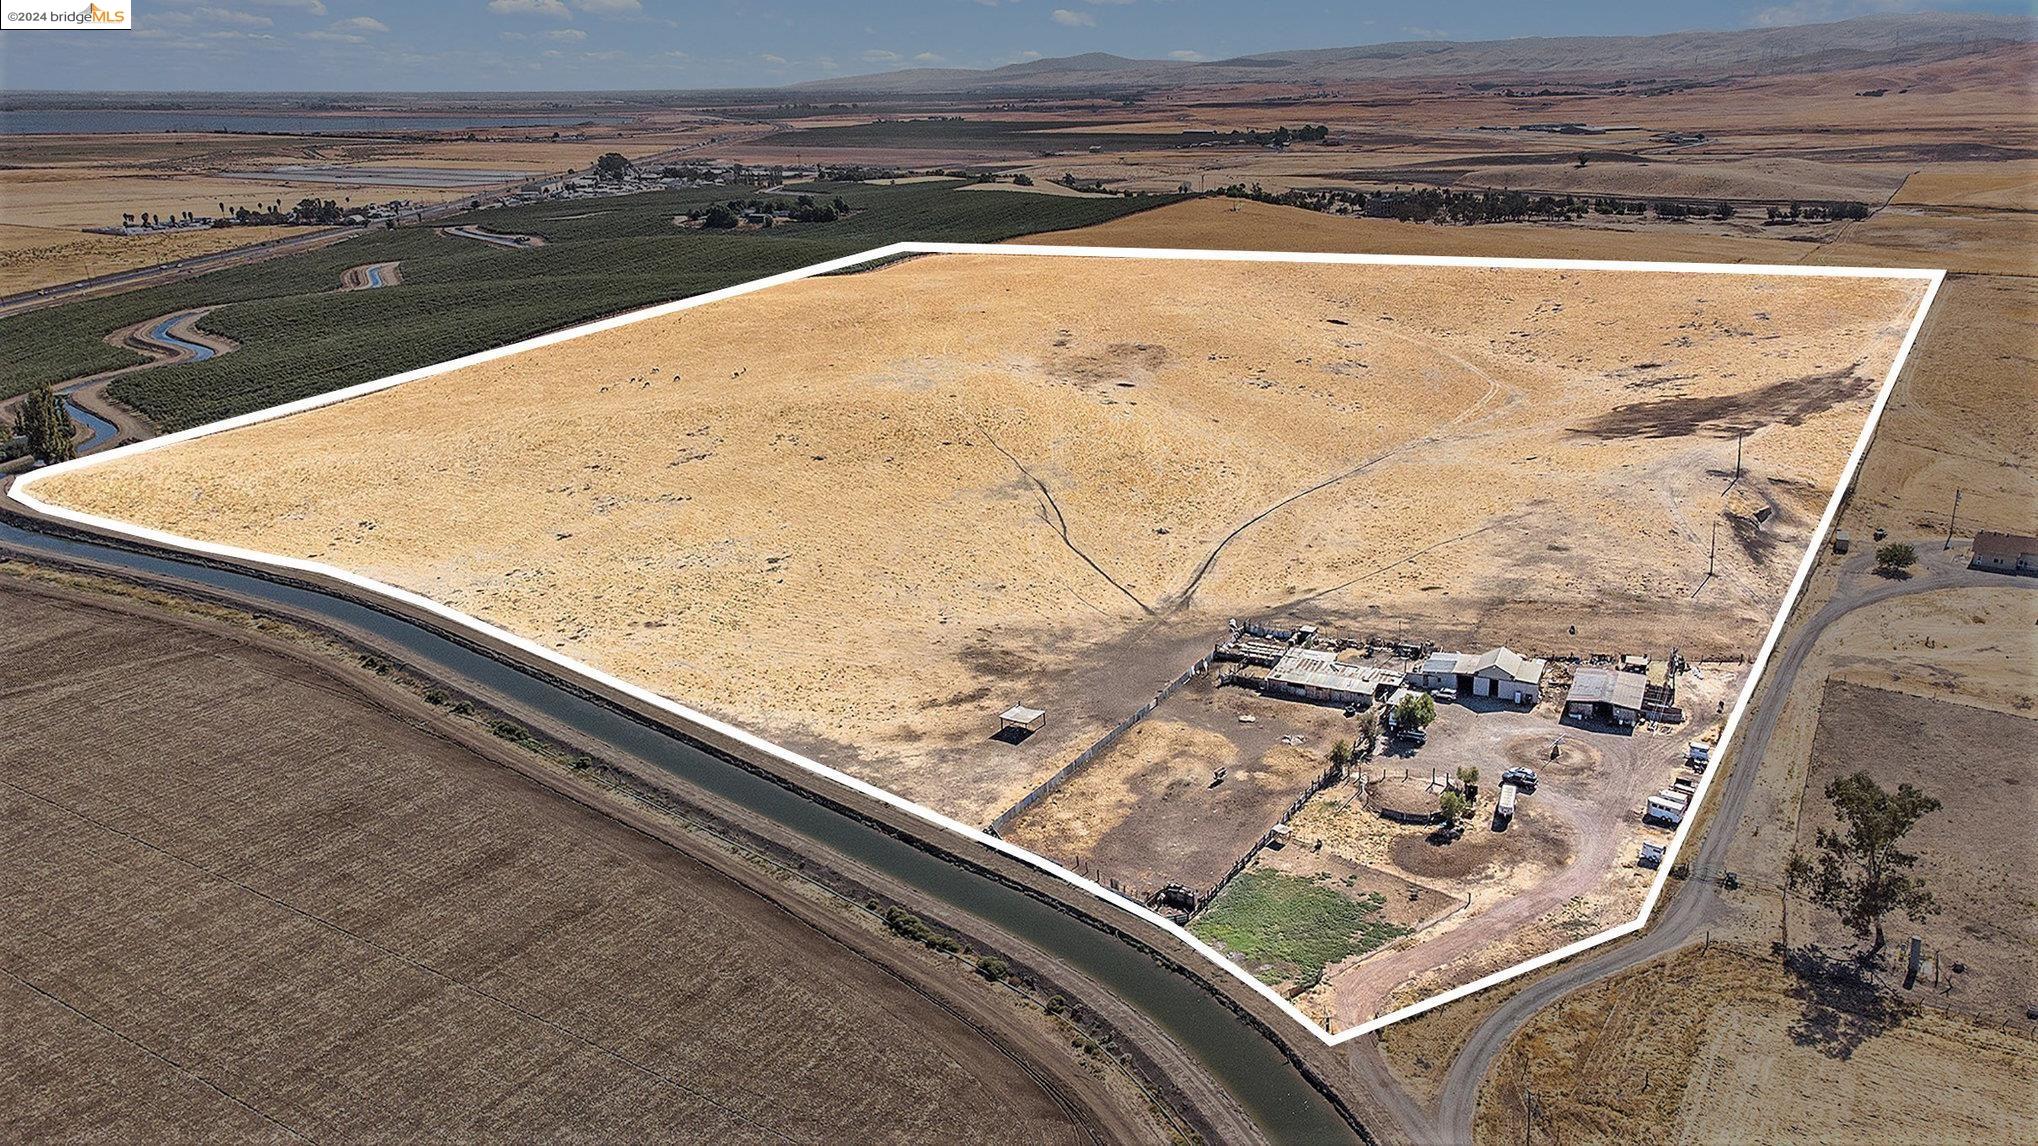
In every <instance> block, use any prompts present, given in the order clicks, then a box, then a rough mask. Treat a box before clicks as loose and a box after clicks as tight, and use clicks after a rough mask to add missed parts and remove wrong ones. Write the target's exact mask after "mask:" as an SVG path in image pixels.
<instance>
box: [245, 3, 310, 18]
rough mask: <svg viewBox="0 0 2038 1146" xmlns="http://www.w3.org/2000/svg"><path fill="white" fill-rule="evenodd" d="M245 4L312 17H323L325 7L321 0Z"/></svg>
mask: <svg viewBox="0 0 2038 1146" xmlns="http://www.w3.org/2000/svg"><path fill="white" fill-rule="evenodd" d="M246 2H247V3H249V4H255V5H258V6H263V7H269V8H289V9H292V10H293V11H298V12H307V13H310V14H311V15H313V16H323V15H325V14H326V6H325V4H324V2H323V0H246Z"/></svg>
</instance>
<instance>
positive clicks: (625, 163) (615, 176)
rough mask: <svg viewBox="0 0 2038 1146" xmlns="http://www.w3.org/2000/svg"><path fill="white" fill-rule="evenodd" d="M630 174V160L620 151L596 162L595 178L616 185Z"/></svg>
mask: <svg viewBox="0 0 2038 1146" xmlns="http://www.w3.org/2000/svg"><path fill="white" fill-rule="evenodd" d="M629 173H630V160H629V159H628V158H627V157H626V156H624V154H623V153H622V152H620V151H610V152H607V153H605V154H604V155H603V156H602V157H601V158H600V159H597V160H595V161H594V175H595V178H597V179H600V180H603V181H604V182H609V183H614V182H616V181H618V180H620V179H622V177H623V176H625V175H628V174H629Z"/></svg>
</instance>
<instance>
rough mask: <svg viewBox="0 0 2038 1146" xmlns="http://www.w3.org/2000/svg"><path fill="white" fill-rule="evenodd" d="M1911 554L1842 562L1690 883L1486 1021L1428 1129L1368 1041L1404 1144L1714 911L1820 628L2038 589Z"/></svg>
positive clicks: (1455, 1121)
mask: <svg viewBox="0 0 2038 1146" xmlns="http://www.w3.org/2000/svg"><path fill="white" fill-rule="evenodd" d="M1915 547H1916V548H1917V550H1918V552H1919V554H1920V555H1921V558H1922V566H1923V568H1922V571H1921V572H1920V573H1918V574H1916V575H1914V576H1912V577H1911V578H1909V579H1908V580H1903V581H1891V580H1886V579H1884V578H1882V577H1880V576H1878V575H1876V574H1875V573H1874V572H1873V571H1872V568H1873V564H1874V557H1873V555H1872V554H1869V553H1862V554H1859V555H1857V556H1855V557H1853V558H1852V559H1850V560H1849V561H1848V562H1847V563H1846V564H1845V565H1844V566H1843V567H1842V570H1841V580H1840V586H1839V588H1838V589H1837V590H1836V591H1835V593H1834V595H1833V597H1832V599H1831V600H1830V601H1828V602H1827V603H1826V604H1825V605H1824V606H1822V607H1821V608H1820V609H1819V610H1818V612H1816V613H1814V614H1813V615H1812V616H1811V618H1810V619H1809V620H1807V621H1806V622H1805V623H1804V624H1803V625H1802V626H1801V627H1799V628H1798V629H1797V630H1796V631H1795V632H1794V633H1792V634H1790V635H1789V638H1788V640H1787V641H1786V643H1785V644H1784V645H1783V647H1782V651H1781V652H1780V653H1778V654H1777V657H1776V659H1775V660H1774V662H1773V663H1772V664H1771V665H1770V666H1769V671H1768V673H1767V674H1766V676H1765V679H1764V682H1763V694H1762V702H1761V703H1760V704H1759V705H1758V706H1757V707H1756V708H1755V709H1754V711H1753V712H1752V713H1751V715H1750V719H1749V723H1748V727H1747V730H1746V733H1745V734H1744V735H1743V737H1742V740H1741V743H1740V744H1738V745H1736V746H1734V748H1733V750H1732V755H1731V756H1730V760H1731V761H1732V762H1733V764H1732V766H1731V767H1730V769H1729V771H1728V773H1727V775H1726V777H1725V779H1724V782H1723V783H1722V784H1721V785H1720V790H1719V792H1718V793H1717V794H1716V795H1714V797H1713V800H1714V804H1713V808H1712V821H1711V823H1710V825H1709V826H1708V828H1707V830H1706V832H1705V836H1704V838H1703V839H1702V840H1701V841H1699V843H1698V846H1697V848H1696V850H1695V851H1690V852H1687V853H1686V854H1685V856H1684V857H1683V862H1685V863H1688V864H1690V865H1691V868H1692V871H1693V875H1694V878H1692V879H1690V880H1688V881H1687V882H1685V883H1684V884H1682V885H1681V886H1679V887H1677V888H1676V893H1675V894H1674V895H1673V896H1672V897H1671V898H1670V899H1669V900H1668V902H1667V903H1666V904H1664V905H1663V906H1661V907H1659V909H1658V911H1657V914H1656V916H1655V918H1654V919H1653V920H1652V921H1651V923H1650V925H1649V928H1648V930H1647V931H1645V932H1643V933H1642V935H1641V936H1639V937H1638V938H1635V939H1631V940H1628V941H1625V942H1622V943H1618V944H1615V945H1613V946H1612V947H1609V948H1606V949H1603V950H1601V951H1598V952H1595V953H1594V954H1592V955H1590V956H1588V957H1586V958H1583V959H1580V960H1577V961H1575V962H1572V963H1568V964H1563V965H1561V966H1560V968H1559V969H1558V970H1557V971H1556V973H1554V974H1552V975H1549V976H1547V977H1545V978H1543V979H1540V980H1537V981H1536V982H1534V983H1532V984H1530V985H1529V986H1528V987H1526V988H1524V989H1523V990H1521V991H1520V992H1519V993H1517V994H1516V995H1514V996H1513V997H1512V998H1510V999H1509V1000H1508V1001H1507V1002H1505V1003H1503V1004H1502V1005H1501V1006H1500V1007H1499V1008H1498V1009H1496V1010H1495V1011H1494V1012H1493V1013H1492V1014H1491V1015H1489V1016H1488V1017H1487V1018H1486V1020H1485V1022H1483V1023H1482V1024H1481V1025H1480V1026H1479V1028H1478V1029H1477V1030H1476V1031H1474V1032H1473V1033H1472V1036H1471V1037H1470V1038H1469V1039H1467V1040H1466V1042H1465V1044H1464V1046H1463V1048H1462V1049H1461V1050H1460V1051H1459V1053H1458V1057H1457V1059H1456V1060H1455V1061H1454V1062H1453V1063H1452V1064H1451V1071H1450V1075H1449V1077H1448V1078H1447V1079H1446V1081H1445V1083H1444V1089H1443V1096H1442V1100H1441V1109H1440V1110H1439V1111H1438V1112H1437V1114H1436V1116H1435V1118H1434V1119H1433V1120H1430V1119H1428V1118H1425V1117H1423V1115H1424V1113H1425V1112H1423V1111H1421V1110H1420V1108H1419V1107H1418V1106H1417V1105H1416V1104H1415V1103H1414V1102H1413V1101H1411V1100H1409V1099H1408V1097H1407V1095H1405V1094H1402V1093H1399V1091H1398V1088H1394V1087H1392V1086H1391V1083H1389V1082H1387V1080H1389V1079H1391V1075H1389V1074H1388V1073H1387V1067H1386V1064H1385V1063H1384V1062H1382V1061H1381V1060H1380V1058H1379V1055H1378V1053H1377V1051H1376V1050H1375V1049H1374V1044H1373V1043H1372V1042H1371V1040H1367V1042H1366V1045H1365V1046H1364V1047H1363V1048H1362V1049H1361V1050H1360V1051H1359V1052H1357V1056H1356V1057H1358V1058H1359V1060H1360V1061H1359V1063H1358V1066H1359V1070H1360V1073H1361V1075H1362V1076H1364V1077H1366V1078H1367V1082H1368V1090H1369V1091H1370V1092H1372V1093H1373V1095H1374V1097H1375V1098H1376V1100H1380V1101H1382V1102H1383V1104H1384V1105H1386V1106H1387V1107H1388V1108H1389V1109H1391V1110H1393V1111H1394V1112H1395V1114H1396V1115H1397V1117H1400V1118H1403V1119H1405V1120H1408V1121H1404V1125H1403V1126H1402V1128H1401V1129H1402V1130H1403V1132H1404V1133H1405V1134H1406V1135H1407V1136H1408V1139H1409V1140H1410V1141H1412V1142H1470V1141H1471V1140H1472V1120H1473V1116H1474V1114H1475V1113H1476V1111H1477V1109H1478V1099H1479V1088H1480V1085H1481V1084H1482V1083H1483V1082H1484V1080H1485V1078H1486V1075H1487V1072H1488V1070H1489V1069H1490V1068H1491V1066H1492V1064H1493V1061H1494V1059H1495V1058H1496V1057H1497V1056H1498V1055H1499V1054H1500V1052H1501V1050H1502V1049H1503V1048H1505V1047H1506V1045H1507V1042H1508V1040H1509V1039H1510V1038H1511V1037H1512V1036H1513V1035H1514V1033H1515V1032H1516V1031H1518V1030H1520V1029H1521V1027H1522V1026H1523V1025H1524V1024H1526V1023H1527V1022H1528V1021H1529V1019H1531V1018H1532V1017H1534V1015H1535V1014H1536V1013H1537V1012H1538V1011H1540V1010H1542V1009H1543V1008H1544V1007H1546V1006H1548V1005H1550V1004H1551V1003H1554V1002H1556V1001H1557V1000H1558V999H1561V998H1563V997H1565V996H1566V995H1569V994H1570V993H1572V992H1573V991H1576V990H1578V989H1580V988H1581V987H1584V986H1586V985H1588V984H1591V983H1594V982H1597V981H1599V980H1601V979H1604V978H1606V977H1608V976H1610V975H1614V974H1618V973H1619V972H1621V971H1624V970H1626V969H1628V968H1630V967H1634V966H1636V965H1638V964H1641V963H1646V962H1648V961H1650V960H1652V959H1656V958H1660V957H1661V956H1663V955H1667V954H1669V953H1670V952H1672V951H1675V950H1677V949H1678V948H1679V947H1682V946H1684V945H1685V944H1687V943H1690V942H1692V941H1693V940H1694V939H1696V938H1697V937H1698V936H1699V935H1700V933H1701V932H1702V931H1703V929H1704V928H1705V926H1706V925H1707V924H1708V923H1709V922H1710V921H1711V920H1712V919H1713V917H1714V911H1715V909H1716V907H1717V906H1718V904H1719V902H1720V897H1721V895H1722V892H1721V889H1720V887H1719V885H1718V884H1717V882H1715V880H1716V877H1717V873H1718V872H1719V870H1720V867H1721V865H1722V863H1723V862H1724V861H1725V859H1726V856H1727V849H1728V848H1729V847H1730V846H1731V845H1732V843H1733V840H1734V835H1735V833H1736V832H1737V831H1738V830H1739V827H1740V821H1741V815H1742V812H1743V810H1744V808H1745V807H1746V805H1747V802H1748V796H1749V793H1750V792H1751V791H1752V790H1753V789H1754V786H1755V776H1756V773H1757V772H1758V771H1759V770H1760V767H1761V764H1762V761H1763V757H1764V754H1765V753H1766V752H1767V750H1768V745H1769V739H1770V736H1771V734H1772V733H1773V732H1774V731H1775V728H1776V722H1777V719H1778V717H1779V716H1780V715H1781V714H1782V712H1783V707H1784V706H1783V703H1782V701H1783V699H1784V698H1785V697H1788V696H1789V695H1790V694H1791V692H1792V690H1793V688H1794V686H1795V682H1796V676H1797V672H1798V670H1799V669H1800V668H1801V667H1802V666H1803V665H1804V663H1805V661H1806V659H1807V658H1808V657H1809V656H1810V655H1811V652H1812V650H1813V649H1814V648H1815V647H1817V645H1818V643H1819V640H1820V638H1821V637H1822V636H1823V635H1824V633H1825V631H1826V630H1827V628H1828V627H1830V626H1831V625H1832V624H1833V623H1834V622H1836V621H1838V620H1840V619H1841V618H1843V617H1845V616H1847V615H1848V614H1849V613H1852V612H1854V611H1855V610H1857V609H1861V608H1865V607H1867V606H1870V605H1875V604H1878V603H1881V602H1883V601H1887V600H1889V599H1891V598H1893V597H1902V596H1907V595H1910V594H1914V593H1932V592H1939V591H1941V590H1945V589H1960V588H1968V587H1988V588H1999V589H2000V588H2029V589H2034V590H2038V582H2033V581H2029V580H2024V579H2019V578H2014V577H2005V576H2002V575H1999V574H1993V573H1982V572H1977V571H1973V570H1969V569H1967V568H1966V567H1965V565H1964V560H1965V556H1966V551H1965V550H1964V549H1954V550H1952V551H1951V552H1950V553H1948V552H1946V551H1943V550H1941V549H1940V548H1939V545H1938V543H1937V542H1935V541H1931V540H1923V541H1918V542H1916V543H1915ZM1743 762H1745V764H1744V763H1743ZM1375 1076H1377V1077H1375ZM1390 1091H1391V1092H1390Z"/></svg>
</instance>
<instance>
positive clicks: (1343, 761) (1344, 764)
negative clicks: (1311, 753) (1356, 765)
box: [1330, 740, 1352, 776]
mask: <svg viewBox="0 0 2038 1146" xmlns="http://www.w3.org/2000/svg"><path fill="white" fill-rule="evenodd" d="M1330 766H1331V767H1332V768H1335V769H1337V774H1338V775H1339V776H1342V775H1344V774H1345V771H1346V769H1348V768H1350V767H1351V766H1352V742H1351V741H1349V740H1340V741H1338V742H1337V743H1336V744H1333V745H1331V746H1330Z"/></svg>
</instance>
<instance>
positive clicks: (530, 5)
mask: <svg viewBox="0 0 2038 1146" xmlns="http://www.w3.org/2000/svg"><path fill="white" fill-rule="evenodd" d="M488 10H489V11H490V12H493V13H494V14H495V15H497V16H550V17H552V18H553V19H555V20H571V19H573V13H571V12H569V11H567V10H566V5H564V4H561V3H560V2H559V0H488Z"/></svg>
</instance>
